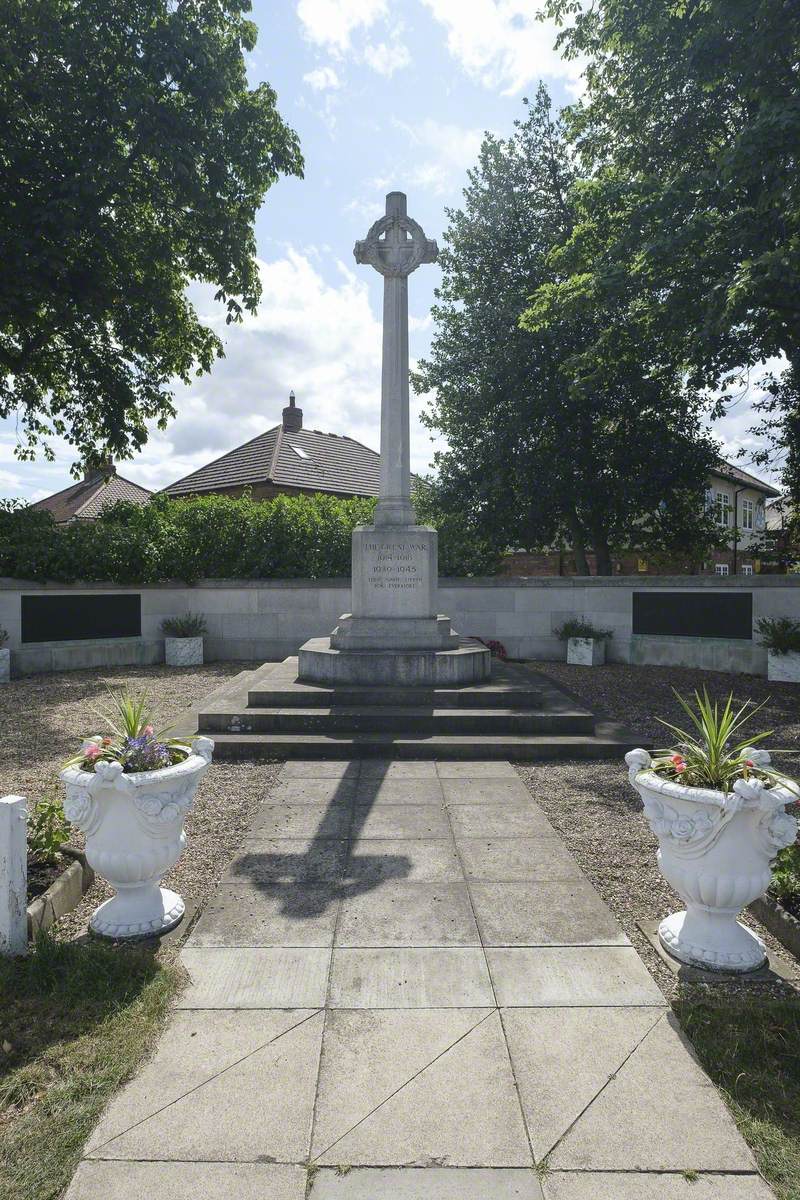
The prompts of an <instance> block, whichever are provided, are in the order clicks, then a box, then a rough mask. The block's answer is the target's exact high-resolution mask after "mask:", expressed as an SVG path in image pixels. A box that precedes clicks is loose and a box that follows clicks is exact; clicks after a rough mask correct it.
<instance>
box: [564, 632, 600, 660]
mask: <svg viewBox="0 0 800 1200" xmlns="http://www.w3.org/2000/svg"><path fill="white" fill-rule="evenodd" d="M605 661H606V639H605V638H588V637H571V638H568V639H567V662H568V663H572V664H573V665H574V666H576V667H599V666H602V665H603V663H604V662H605Z"/></svg>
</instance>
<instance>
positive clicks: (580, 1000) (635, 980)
mask: <svg viewBox="0 0 800 1200" xmlns="http://www.w3.org/2000/svg"><path fill="white" fill-rule="evenodd" d="M486 958H487V961H488V963H489V970H490V972H491V976H492V982H493V984H494V988H495V991H496V993H497V1003H498V1004H500V1005H501V1006H509V1007H512V1008H530V1007H540V1006H545V1007H557V1008H572V1007H575V1006H578V1007H585V1006H589V1007H597V1006H602V1005H625V1006H630V1007H638V1006H640V1005H645V1006H646V1007H650V1006H655V1005H664V1004H665V1000H664V997H663V995H662V994H661V992H660V990H659V989H658V987H657V986H656V984H655V981H654V980H653V977H652V975H651V974H650V972H649V971H648V970H647V968H646V967H645V965H644V963H643V962H642V960H641V959H640V958H639V955H638V954H637V953H636V951H635V950H634V948H633V946H558V947H556V946H540V947H538V948H535V949H531V948H528V947H513V948H508V949H501V948H498V949H487V951H486Z"/></svg>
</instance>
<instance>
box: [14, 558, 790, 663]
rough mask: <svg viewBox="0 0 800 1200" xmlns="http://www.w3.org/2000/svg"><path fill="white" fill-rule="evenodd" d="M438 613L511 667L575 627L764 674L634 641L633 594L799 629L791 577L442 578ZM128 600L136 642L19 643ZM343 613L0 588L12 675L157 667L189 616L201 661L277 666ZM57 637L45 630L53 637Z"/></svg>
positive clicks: (181, 592) (263, 599) (320, 597)
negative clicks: (75, 605)
mask: <svg viewBox="0 0 800 1200" xmlns="http://www.w3.org/2000/svg"><path fill="white" fill-rule="evenodd" d="M439 590H440V608H441V611H442V612H446V613H447V614H448V615H449V616H450V617H451V618H452V620H453V624H454V626H455V628H456V629H457V630H458V631H459V632H460V633H461V634H464V635H469V636H473V637H481V638H484V639H487V640H488V639H490V638H496V639H497V640H498V641H501V642H503V644H504V645H505V646H506V648H507V650H508V652H509V654H511V655H512V656H513V657H515V658H528V659H545V660H546V659H550V660H557V659H560V658H563V657H564V653H565V651H564V647H563V644H562V643H561V642H559V640H558V638H557V637H556V636H555V632H554V631H555V629H556V628H557V627H558V626H560V625H561V624H563V622H564V621H565V620H568V619H569V618H570V617H583V618H584V619H586V620H588V621H591V622H592V623H593V624H595V625H597V626H599V627H601V628H603V629H610V630H612V631H613V634H614V636H613V638H612V639H611V641H610V643H609V648H608V657H609V658H610V660H611V661H617V662H633V663H641V664H648V663H649V664H659V665H671V664H674V665H683V666H689V667H701V668H707V669H710V670H717V671H733V672H745V673H749V674H757V675H764V674H766V662H767V659H766V652H765V651H764V650H763V648H762V647H761V646H760V645H759V644H758V642H757V641H755V640H751V639H748V638H729V637H708V636H706V637H677V636H672V635H651V634H648V635H643V634H634V633H633V615H632V614H633V595H634V593H635V592H639V593H641V592H642V591H644V590H647V591H648V592H652V591H662V592H681V593H684V594H686V595H687V603H688V594H691V593H700V594H704V595H709V594H711V595H715V596H720V597H721V596H725V595H730V594H731V593H738V594H745V595H750V596H752V617H753V624H754V625H755V622H756V621H758V619H759V618H760V617H762V616H782V615H789V616H793V617H794V618H795V619H800V577H796V576H778V575H767V576H754V577H752V578H749V577H747V578H745V577H741V578H739V577H734V578H727V579H724V578H716V577H715V578H710V577H703V576H677V577H674V578H670V577H657V576H650V577H647V578H642V577H627V578H621V577H616V578H610V579H601V578H596V577H593V578H590V579H587V578H580V577H574V578H510V577H500V578H495V579H444V580H442V581H441V584H440V589H439ZM76 593H77V594H83V595H87V596H88V595H95V596H103V595H109V594H110V593H128V594H134V595H138V596H140V597H141V614H142V620H141V636H140V637H128V638H109V639H98V640H92V639H85V640H80V641H70V642H64V641H59V640H56V639H54V640H53V641H37V642H30V641H28V642H24V643H23V641H22V618H21V612H22V598H23V596H31V595H43V594H46V595H50V596H53V597H58V596H64V597H65V598H67V597H70V598H74V597H75V595H76ZM349 606H350V584H349V581H348V580H345V579H341V580H340V579H326V580H263V581H262V580H254V581H248V580H245V581H228V580H207V581H204V582H201V583H199V584H197V585H196V586H193V587H186V586H184V585H182V584H178V583H176V584H159V585H153V586H145V587H117V586H114V585H100V584H72V585H68V586H65V585H62V584H27V583H25V582H22V581H20V580H11V579H4V580H0V627H2V628H5V629H6V630H7V631H8V633H9V645H10V647H11V655H12V670H13V672H14V674H16V675H20V674H29V673H32V672H37V671H57V670H69V669H73V668H78V667H98V668H102V667H104V666H111V665H115V664H120V665H122V664H126V663H152V662H158V661H163V657H164V643H163V636H162V634H161V622H162V620H163V619H164V617H171V616H178V615H180V614H182V613H185V612H187V611H191V612H197V613H202V614H203V615H204V616H205V618H206V621H207V623H208V628H209V635H208V637H207V638H206V644H205V655H206V659H207V660H209V661H212V660H214V659H243V660H250V661H254V662H258V661H265V660H267V659H280V658H285V657H286V656H287V655H289V654H294V653H296V652H297V649H298V647H299V646H300V645H301V644H302V643H303V642H304V641H306V640H307V639H308V638H311V637H323V636H325V635H327V634H328V633H330V631H331V629H332V628H333V626H334V625H335V624H336V621H337V618H338V617H339V615H340V614H341V613H343V612H346V611H347V610H348V609H349ZM54 632H55V630H54Z"/></svg>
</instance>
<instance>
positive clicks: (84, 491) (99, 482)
mask: <svg viewBox="0 0 800 1200" xmlns="http://www.w3.org/2000/svg"><path fill="white" fill-rule="evenodd" d="M152 495H153V493H152V492H151V491H148V489H147V488H143V487H140V486H139V484H138V483H132V482H131V480H130V479H123V477H122V476H121V475H117V473H116V471H115V470H113V468H112V473H111V474H110V475H108V476H106V475H104V474H102V473H96V474H94V475H91V476H90V477H89V478H88V479H82V480H81V481H80V482H79V483H73V484H72V486H71V487H68V488H64V489H63V491H60V492H55V493H54V494H53V495H52V496H45V498H44V499H43V500H37V501H36V502H35V504H32V505H31V508H44V509H47V510H48V512H51V513H52V514H53V519H54V520H55V521H56V522H58V524H63V523H64V522H66V521H75V520H78V521H92V520H94V519H95V517H99V516H100V513H101V512H102V511H103V509H105V508H109V507H110V506H111V505H112V504H116V503H117V501H118V500H131V501H132V502H133V503H134V504H147V502H148V501H149V500H150V497H151V496H152Z"/></svg>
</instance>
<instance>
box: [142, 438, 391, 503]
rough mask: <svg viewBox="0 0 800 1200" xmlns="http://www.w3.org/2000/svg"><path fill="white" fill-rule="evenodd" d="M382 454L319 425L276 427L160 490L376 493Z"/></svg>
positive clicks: (169, 492)
mask: <svg viewBox="0 0 800 1200" xmlns="http://www.w3.org/2000/svg"><path fill="white" fill-rule="evenodd" d="M379 480H380V455H379V454H377V453H376V452H375V451H374V450H370V449H369V447H368V446H363V445H362V444H361V442H356V441H354V440H353V438H349V437H341V436H339V434H336V433H322V432H321V431H320V430H319V429H296V430H291V429H287V428H286V427H285V425H276V426H275V428H274V429H268V430H267V431H266V433H262V434H259V436H258V437H255V438H253V439H252V441H249V442H245V443H244V445H243V446H237V447H236V449H235V450H231V451H229V452H228V453H227V454H223V455H222V457H221V458H217V459H215V460H214V461H213V462H210V463H208V464H207V465H206V466H204V467H200V468H199V469H198V470H197V471H193V472H192V473H191V474H190V475H185V476H184V477H183V479H178V480H176V482H175V483H171V484H170V485H169V486H168V487H165V488H164V491H165V492H166V493H167V495H168V496H189V495H193V494H195V493H197V492H213V491H217V490H219V489H221V488H229V487H234V486H243V485H244V486H246V485H248V484H256V483H272V484H273V485H275V486H277V487H286V488H302V489H304V490H309V491H314V492H334V493H337V494H341V495H350V496H377V495H378V486H379Z"/></svg>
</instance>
